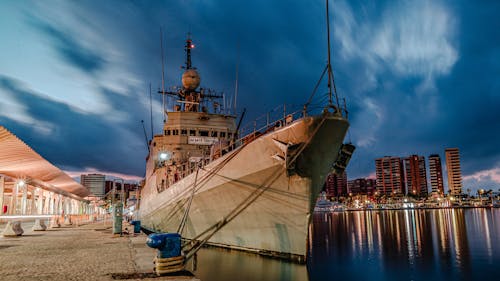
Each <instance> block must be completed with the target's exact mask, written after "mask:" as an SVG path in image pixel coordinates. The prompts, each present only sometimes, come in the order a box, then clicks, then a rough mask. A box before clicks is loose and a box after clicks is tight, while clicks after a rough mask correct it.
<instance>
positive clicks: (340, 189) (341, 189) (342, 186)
mask: <svg viewBox="0 0 500 281" xmlns="http://www.w3.org/2000/svg"><path fill="white" fill-rule="evenodd" d="M325 191H326V196H327V197H330V198H331V197H340V196H347V174H346V172H345V171H344V172H343V173H342V175H340V176H338V175H337V174H335V173H330V174H329V175H328V176H327V177H326V182H325Z"/></svg>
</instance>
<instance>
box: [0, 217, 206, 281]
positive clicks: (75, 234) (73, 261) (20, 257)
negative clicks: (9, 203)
mask: <svg viewBox="0 0 500 281" xmlns="http://www.w3.org/2000/svg"><path fill="white" fill-rule="evenodd" d="M33 224H34V223H33V222H23V223H22V227H23V229H24V234H23V235H22V236H17V237H1V236H0V280H2V281H10V280H16V281H17V280H171V281H173V280H182V281H199V279H197V278H196V277H194V276H192V275H190V274H189V272H184V273H182V274H179V275H176V276H162V277H158V276H156V274H154V273H153V268H154V264H153V258H154V256H155V254H156V252H155V250H154V249H151V248H148V247H147V246H146V243H145V242H146V238H147V236H146V235H145V234H143V233H141V234H138V235H134V234H132V232H133V226H131V225H128V224H127V223H125V222H124V228H125V227H127V228H128V230H129V231H130V232H131V234H124V235H123V236H119V235H113V234H112V225H111V222H110V221H104V222H96V223H90V224H84V225H79V226H75V225H73V226H61V227H60V228H49V229H47V230H46V231H33V230H31V227H32V226H33ZM4 227H5V224H0V232H1V231H2V230H3V228H4Z"/></svg>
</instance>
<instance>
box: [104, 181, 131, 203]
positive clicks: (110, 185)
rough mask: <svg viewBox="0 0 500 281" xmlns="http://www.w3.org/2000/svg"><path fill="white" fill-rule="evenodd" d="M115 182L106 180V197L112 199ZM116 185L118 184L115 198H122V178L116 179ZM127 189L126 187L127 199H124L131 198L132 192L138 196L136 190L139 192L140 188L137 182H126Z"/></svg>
mask: <svg viewBox="0 0 500 281" xmlns="http://www.w3.org/2000/svg"><path fill="white" fill-rule="evenodd" d="M113 182H114V181H112V180H106V182H105V186H104V192H105V194H106V197H107V198H108V199H111V197H112V196H111V191H112V190H113ZM115 185H116V194H115V199H120V194H121V190H122V183H121V180H120V181H116V182H115ZM123 185H124V187H125V189H124V191H123V192H124V195H125V199H124V200H127V199H128V198H130V194H133V196H134V197H136V192H137V189H138V184H137V183H128V182H126V183H124V184H123Z"/></svg>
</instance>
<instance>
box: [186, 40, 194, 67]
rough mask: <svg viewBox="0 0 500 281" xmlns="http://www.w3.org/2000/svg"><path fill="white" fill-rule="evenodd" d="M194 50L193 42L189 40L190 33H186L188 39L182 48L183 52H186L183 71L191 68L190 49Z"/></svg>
mask: <svg viewBox="0 0 500 281" xmlns="http://www.w3.org/2000/svg"><path fill="white" fill-rule="evenodd" d="M193 48H194V44H193V41H192V40H191V33H188V37H187V40H186V46H184V50H185V51H186V66H185V69H186V70H188V69H191V68H193V67H192V65H191V49H193Z"/></svg>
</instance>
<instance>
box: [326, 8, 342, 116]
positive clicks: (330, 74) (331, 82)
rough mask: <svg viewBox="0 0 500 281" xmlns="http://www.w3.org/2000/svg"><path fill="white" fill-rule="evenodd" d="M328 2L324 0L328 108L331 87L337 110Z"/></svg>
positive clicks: (330, 100)
mask: <svg viewBox="0 0 500 281" xmlns="http://www.w3.org/2000/svg"><path fill="white" fill-rule="evenodd" d="M328 6H329V5H328V0H326V32H327V41H328V66H327V68H328V102H329V104H328V105H329V106H330V107H332V106H333V103H332V86H333V94H334V95H335V101H336V104H337V109H339V108H340V105H339V98H338V95H337V88H336V87H335V80H334V79H333V70H332V64H331V55H330V52H331V47H330V13H329V11H328Z"/></svg>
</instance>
